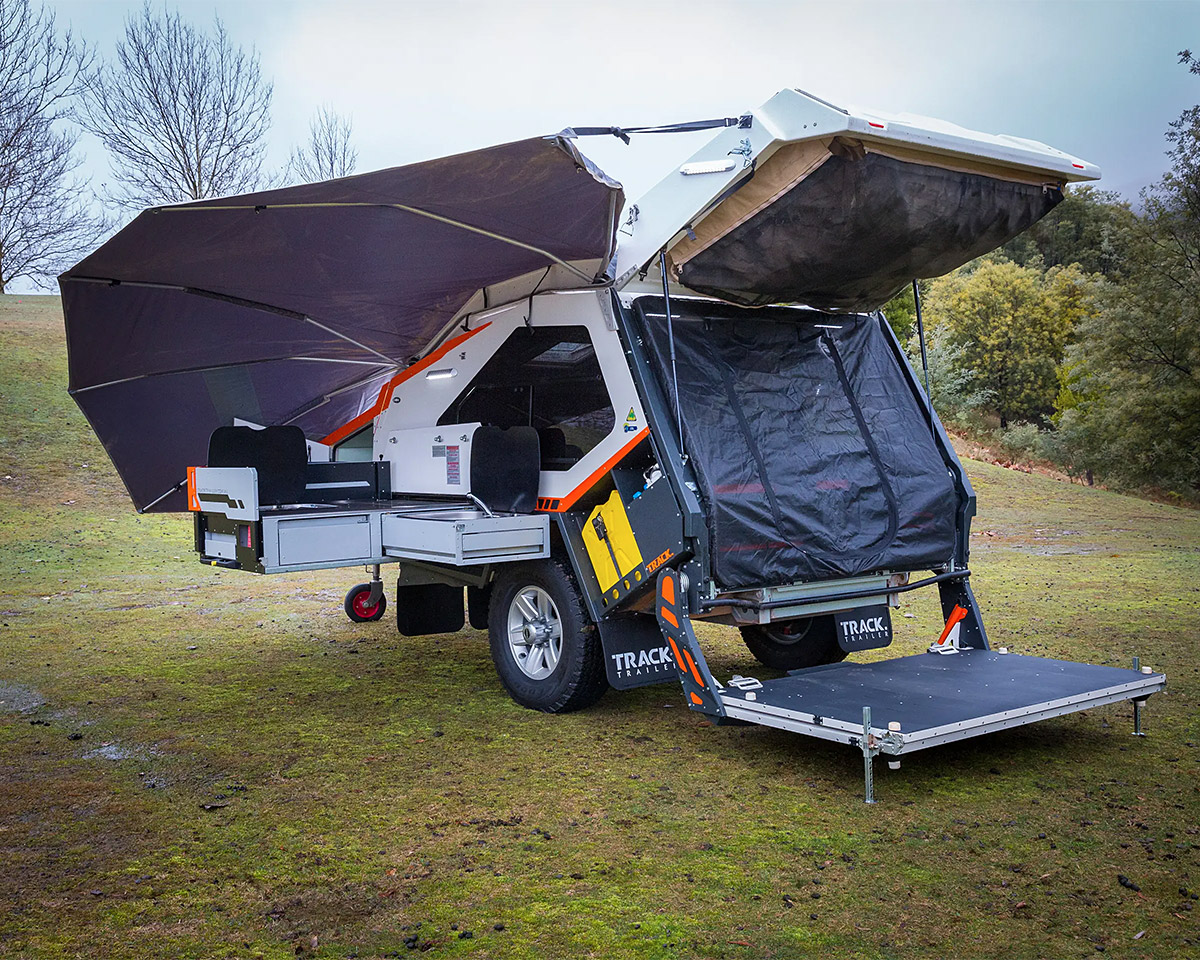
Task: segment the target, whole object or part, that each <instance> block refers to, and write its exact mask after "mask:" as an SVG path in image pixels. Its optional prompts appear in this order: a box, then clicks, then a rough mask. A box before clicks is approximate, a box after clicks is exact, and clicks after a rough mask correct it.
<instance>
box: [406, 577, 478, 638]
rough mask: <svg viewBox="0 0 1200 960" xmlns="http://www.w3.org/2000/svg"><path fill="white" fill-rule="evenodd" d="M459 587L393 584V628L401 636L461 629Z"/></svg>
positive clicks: (462, 620)
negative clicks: (394, 589)
mask: <svg viewBox="0 0 1200 960" xmlns="http://www.w3.org/2000/svg"><path fill="white" fill-rule="evenodd" d="M464 622H465V618H464V616H463V588H462V587H453V586H449V585H447V584H444V583H427V584H424V585H422V586H416V587H402V586H398V587H396V629H397V630H399V631H400V634H401V635H402V636H405V637H424V636H428V635H429V634H431V633H454V632H455V631H457V630H461V629H462V628H463V623H464Z"/></svg>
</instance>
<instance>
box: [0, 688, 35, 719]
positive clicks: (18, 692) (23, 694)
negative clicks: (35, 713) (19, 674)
mask: <svg viewBox="0 0 1200 960" xmlns="http://www.w3.org/2000/svg"><path fill="white" fill-rule="evenodd" d="M45 702H46V698H45V697H43V696H42V695H41V694H40V693H38V692H37V691H36V690H34V689H32V688H30V687H24V686H22V685H21V684H19V683H5V682H4V681H3V680H0V713H29V712H30V711H31V710H36V709H37V708H38V707H40V706H42V705H43V704H44V703H45Z"/></svg>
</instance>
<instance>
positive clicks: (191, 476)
mask: <svg viewBox="0 0 1200 960" xmlns="http://www.w3.org/2000/svg"><path fill="white" fill-rule="evenodd" d="M187 491H188V509H189V510H194V511H196V512H197V513H199V512H200V497H199V496H198V495H197V493H196V468H195V467H188V468H187Z"/></svg>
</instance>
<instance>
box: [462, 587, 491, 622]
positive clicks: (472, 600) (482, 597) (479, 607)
mask: <svg viewBox="0 0 1200 960" xmlns="http://www.w3.org/2000/svg"><path fill="white" fill-rule="evenodd" d="M491 603H492V584H490V583H489V584H488V585H487V586H486V587H467V622H468V623H469V624H470V625H471V626H472V627H474V628H475V629H476V630H486V629H487V628H488V608H489V607H490V606H491Z"/></svg>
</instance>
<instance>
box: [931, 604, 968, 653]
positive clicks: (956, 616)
mask: <svg viewBox="0 0 1200 960" xmlns="http://www.w3.org/2000/svg"><path fill="white" fill-rule="evenodd" d="M966 615H967V611H966V609H965V608H964V607H960V606H959V605H958V604H957V603H956V604H955V605H954V609H953V610H951V611H950V619H949V620H947V621H946V629H945V630H943V631H942V635H941V636H940V637H938V643H945V642H946V638H947V637H948V636H950V631H951V630H953V629H954V625H955V624H956V623H958V621H959V620H962V619H964V618H965V617H966Z"/></svg>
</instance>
